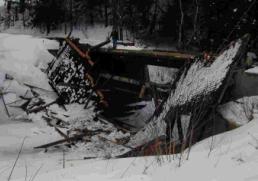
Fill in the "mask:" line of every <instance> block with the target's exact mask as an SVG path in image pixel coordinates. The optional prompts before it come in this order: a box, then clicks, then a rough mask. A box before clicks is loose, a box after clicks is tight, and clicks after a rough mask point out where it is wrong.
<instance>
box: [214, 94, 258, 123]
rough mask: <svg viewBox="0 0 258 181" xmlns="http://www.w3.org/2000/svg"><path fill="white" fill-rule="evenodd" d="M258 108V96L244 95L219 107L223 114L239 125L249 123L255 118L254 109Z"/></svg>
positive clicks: (225, 117)
mask: <svg viewBox="0 0 258 181" xmlns="http://www.w3.org/2000/svg"><path fill="white" fill-rule="evenodd" d="M257 108H258V97H257V96H252V97H244V98H241V99H238V100H236V101H231V102H228V103H226V104H224V105H221V106H219V107H218V112H219V113H220V114H221V116H222V117H223V118H224V119H226V120H227V121H228V122H230V123H234V124H236V125H237V126H242V125H245V124H247V123H248V122H249V121H250V120H252V119H253V117H252V116H253V115H252V114H253V111H254V109H257Z"/></svg>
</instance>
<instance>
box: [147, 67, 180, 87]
mask: <svg viewBox="0 0 258 181" xmlns="http://www.w3.org/2000/svg"><path fill="white" fill-rule="evenodd" d="M148 71H149V76H150V82H152V83H156V84H169V83H172V82H173V81H174V80H175V78H176V75H177V72H178V69H175V68H166V67H159V66H154V65H148Z"/></svg>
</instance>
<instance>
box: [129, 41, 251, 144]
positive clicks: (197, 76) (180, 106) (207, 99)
mask: <svg viewBox="0 0 258 181" xmlns="http://www.w3.org/2000/svg"><path fill="white" fill-rule="evenodd" d="M246 41H247V40H242V39H239V40H237V41H236V42H234V43H232V44H231V45H230V46H229V48H228V49H227V50H225V51H224V52H222V53H221V54H220V55H219V56H218V57H217V58H216V59H215V60H214V61H213V62H206V61H205V60H203V59H200V58H197V59H196V60H195V62H193V63H192V64H191V65H190V67H189V68H186V69H185V70H184V71H183V72H182V74H181V76H180V79H179V81H178V82H177V83H176V88H175V90H172V91H171V93H170V95H169V97H168V98H167V100H166V101H165V102H164V105H163V107H162V110H161V112H160V114H159V115H156V116H155V117H154V118H153V119H152V120H151V122H150V123H149V124H148V125H147V126H146V127H145V128H144V129H143V130H141V131H139V132H138V133H137V134H136V135H135V136H134V137H133V138H132V139H131V141H130V142H129V145H130V146H132V147H133V146H139V145H142V144H144V143H146V142H148V141H151V140H153V139H155V138H157V137H160V136H162V135H166V134H168V132H172V138H171V139H172V141H178V140H180V139H181V141H182V139H183V137H185V136H186V134H188V132H183V130H187V129H188V128H189V126H190V125H189V121H187V122H181V120H180V119H179V118H178V115H179V116H180V115H185V114H186V115H189V116H191V121H190V122H192V121H194V123H193V124H194V125H195V126H197V125H198V124H200V121H203V120H202V119H203V118H204V116H205V115H206V114H207V112H209V111H211V109H210V108H211V106H212V105H213V104H215V102H216V101H219V100H218V99H220V98H219V96H218V93H219V92H218V91H219V90H220V88H221V87H222V86H223V82H224V84H225V81H224V80H225V79H226V78H227V77H228V76H229V75H230V74H229V72H230V70H231V68H232V64H234V63H235V62H236V61H238V60H239V59H240V58H241V57H239V56H240V55H241V53H239V52H240V51H244V49H245V44H246ZM241 49H242V50H241ZM220 91H222V90H220ZM216 92H217V96H216V94H215V93H216ZM211 95H212V96H211ZM198 111H199V112H198ZM200 111H201V112H200ZM197 112H198V114H200V115H202V116H200V115H198V116H197V115H195V114H197ZM209 113H211V112H209ZM196 118H197V120H194V119H196ZM178 123H181V124H182V125H180V127H178ZM170 126H171V127H170ZM184 128H186V129H184ZM166 132H167V133H166ZM180 132H181V133H180ZM182 134H183V135H182ZM179 138H180V139H179ZM170 141H171V140H170Z"/></svg>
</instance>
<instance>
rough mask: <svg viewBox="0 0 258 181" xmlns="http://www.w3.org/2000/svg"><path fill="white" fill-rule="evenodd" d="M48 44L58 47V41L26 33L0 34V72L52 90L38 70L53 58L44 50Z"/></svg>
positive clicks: (44, 76) (20, 80)
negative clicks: (34, 36)
mask: <svg viewBox="0 0 258 181" xmlns="http://www.w3.org/2000/svg"><path fill="white" fill-rule="evenodd" d="M49 46H50V47H53V46H56V47H58V43H57V42H55V41H50V40H47V39H40V38H33V37H32V36H28V35H9V34H0V64H1V66H0V72H3V73H7V74H9V75H11V76H12V77H14V78H15V79H16V80H17V81H19V82H22V83H27V84H31V85H34V86H37V87H42V88H44V89H47V90H52V89H51V87H50V86H49V84H48V80H47V77H46V75H45V74H44V73H43V72H42V71H41V70H40V69H44V68H46V65H47V63H48V62H50V61H51V60H52V58H53V56H52V55H51V54H50V53H48V51H47V50H46V47H49ZM43 65H45V66H43Z"/></svg>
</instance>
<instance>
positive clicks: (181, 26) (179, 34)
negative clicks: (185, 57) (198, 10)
mask: <svg viewBox="0 0 258 181" xmlns="http://www.w3.org/2000/svg"><path fill="white" fill-rule="evenodd" d="M178 1H179V8H180V12H181V18H180V25H179V32H178V43H177V46H178V48H179V49H182V47H183V24H184V11H183V4H182V0H178Z"/></svg>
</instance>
